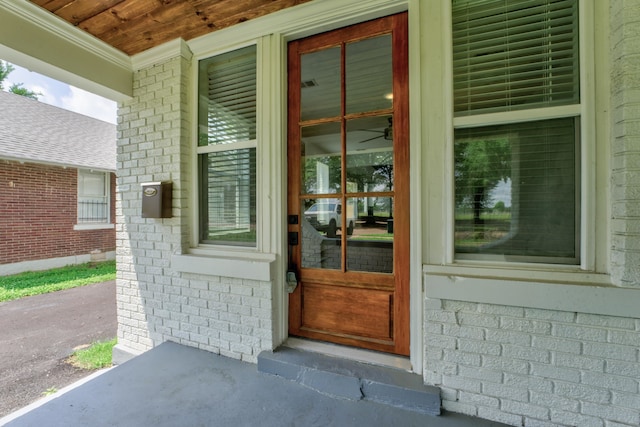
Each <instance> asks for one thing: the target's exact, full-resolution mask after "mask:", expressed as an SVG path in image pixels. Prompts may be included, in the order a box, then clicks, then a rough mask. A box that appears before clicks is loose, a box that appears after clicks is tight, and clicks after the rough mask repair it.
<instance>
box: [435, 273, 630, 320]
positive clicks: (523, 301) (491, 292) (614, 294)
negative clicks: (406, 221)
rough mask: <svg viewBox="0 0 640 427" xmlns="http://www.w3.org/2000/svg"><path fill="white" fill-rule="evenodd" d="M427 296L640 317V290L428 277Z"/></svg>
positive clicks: (470, 278)
mask: <svg viewBox="0 0 640 427" xmlns="http://www.w3.org/2000/svg"><path fill="white" fill-rule="evenodd" d="M424 286H425V296H426V297H427V298H432V299H442V300H453V301H466V302H475V303H484V304H495V305H504V306H513V307H525V308H537V309H542V310H557V311H567V312H577V313H586V314H598V315H603V316H618V317H631V318H638V317H640V306H638V297H639V296H640V290H637V289H630V288H619V287H614V286H588V285H579V284H568V283H549V282H536V281H524V280H499V279H496V278H482V277H462V276H455V275H436V274H428V273H426V274H425V275H424Z"/></svg>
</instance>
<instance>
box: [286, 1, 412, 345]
mask: <svg viewBox="0 0 640 427" xmlns="http://www.w3.org/2000/svg"><path fill="white" fill-rule="evenodd" d="M407 15H408V14H407V13H406V12H404V13H395V14H390V15H387V16H383V17H380V18H378V19H374V20H369V21H365V22H361V23H355V24H351V25H347V26H342V27H338V28H336V29H333V30H331V31H327V32H324V33H323V34H321V35H319V37H320V39H314V40H313V41H311V43H312V44H311V45H310V46H309V48H310V49H311V51H314V50H315V48H314V45H316V40H318V42H319V45H327V46H330V45H334V44H336V43H338V42H339V41H341V40H343V38H342V36H341V35H340V34H338V33H337V32H338V31H343V33H347V39H345V40H349V39H350V38H349V35H348V32H349V27H351V26H359V27H358V28H359V29H358V30H357V32H358V33H359V32H360V31H362V30H364V31H365V32H369V33H370V34H371V36H375V35H376V34H383V33H385V32H387V31H389V30H390V29H392V28H393V31H394V34H396V35H395V36H394V37H393V39H392V40H393V44H394V61H393V62H392V64H391V65H392V67H393V70H394V72H393V75H394V79H393V91H394V94H395V95H396V96H399V99H401V101H398V102H394V106H393V113H392V114H393V118H394V125H395V126H394V128H397V129H404V132H402V133H399V135H402V139H398V140H397V141H395V142H394V159H396V161H398V162H399V164H401V165H403V166H401V167H402V169H400V170H398V171H397V173H396V174H395V180H396V183H397V184H398V188H400V191H397V190H396V191H395V192H396V196H395V197H394V198H395V200H396V202H395V203H396V205H398V206H402V209H400V210H399V211H396V214H395V215H394V217H396V218H399V219H404V220H402V221H400V222H398V223H397V224H396V231H397V232H398V235H399V239H402V240H398V242H403V243H404V244H396V245H394V259H395V261H394V264H395V268H394V277H395V279H394V282H395V285H394V287H395V292H394V294H393V295H394V304H393V305H394V315H393V317H392V318H393V324H394V325H398V326H401V325H404V326H401V327H394V337H395V338H394V343H395V344H393V345H392V346H391V347H389V346H388V344H382V343H375V344H374V343H373V342H370V344H371V345H372V348H374V349H377V350H383V348H384V349H386V350H384V351H391V352H392V353H398V354H406V355H409V354H410V348H411V347H412V346H411V342H412V339H411V338H412V335H413V334H411V331H412V328H413V322H412V320H411V319H412V316H411V309H412V304H411V303H410V301H411V299H412V298H411V294H412V292H411V276H412V272H411V256H410V253H411V243H413V242H412V241H413V239H412V238H411V221H410V218H411V215H410V211H411V208H410V206H411V205H410V200H411V196H410V192H411V175H410V171H411V169H412V168H411V165H410V164H411V162H410V157H409V152H410V140H411V138H410V133H409V132H410V129H409V121H410V120H409V99H408V98H409V82H408V73H409V70H408V62H409V61H408V48H407V43H408V40H407V38H404V37H402V34H407V37H408V16H407ZM397 34H400V37H398V35H397ZM353 36H354V37H355V38H354V40H357V39H359V38H360V36H355V34H354V35H353ZM365 38H367V37H366V36H365ZM290 41H294V40H290ZM340 43H343V42H340ZM319 45H318V46H319ZM286 50H287V52H288V53H289V52H291V49H289V46H288V44H287V49H286ZM290 60H291V59H290V58H289V57H288V56H287V58H286V66H287V68H288V67H289V63H290ZM343 60H344V58H343ZM343 77H344V76H343ZM292 78H293V80H291V79H292ZM289 79H290V80H291V81H290V82H289V84H288V85H287V86H288V87H289V86H290V85H291V84H295V83H296V81H297V80H296V79H295V77H292V76H289ZM292 82H293V83H292ZM292 96H293V98H291V97H292ZM298 96H299V94H297V95H296V94H294V95H291V94H289V95H288V99H287V103H286V104H285V105H286V111H287V117H289V116H290V109H289V102H288V101H289V99H294V100H296V99H298ZM343 96H344V95H343ZM295 105H297V103H296V102H294V107H295ZM298 108H299V106H298ZM343 121H344V118H343ZM287 128H288V129H289V130H288V132H287V138H285V139H286V152H287V165H288V166H287V171H288V172H287V174H286V178H287V183H289V182H290V181H289V180H290V179H291V178H290V175H289V174H290V173H291V172H292V171H293V173H294V177H295V176H297V173H296V170H297V168H298V167H297V166H294V167H295V168H296V170H293V169H291V167H292V164H293V163H296V164H297V163H298V161H299V159H298V157H297V156H298V154H296V153H297V150H295V149H294V151H291V149H290V148H289V141H288V140H289V135H294V139H295V135H297V134H298V132H299V129H298V124H297V122H296V123H295V124H291V123H289V124H288V127H287ZM394 139H395V138H394ZM343 162H344V159H343ZM394 163H395V161H394ZM342 166H343V168H344V164H343V165H342ZM343 179H344V178H343ZM343 185H344V183H343ZM298 197H299V196H298V194H297V191H296V194H292V189H291V188H288V191H287V213H288V214H290V215H300V213H299V212H297V213H294V212H293V211H290V209H291V207H292V206H294V207H295V206H297V204H298ZM291 227H293V228H295V230H298V229H299V228H300V225H288V226H287V230H288V231H291ZM298 232H299V231H298ZM403 236H404V237H403ZM296 249H297V250H299V246H298V248H296ZM343 256H344V255H343ZM343 262H345V260H344V259H343ZM301 267H302V266H300V265H299V266H298V268H301ZM396 268H399V269H398V270H396ZM325 273H326V274H327V275H332V276H335V277H336V279H337V277H338V275H336V274H334V273H339V272H334V271H333V270H328V271H326V272H325ZM354 273H355V272H342V273H341V276H340V277H343V276H344V278H345V279H346V280H347V282H349V281H350V280H354V278H355V277H356V276H353V274H354ZM316 274H317V273H316ZM356 274H357V273H356ZM302 276H304V274H303V275H302ZM299 279H300V277H299ZM372 279H373V277H372ZM385 280H386V279H385ZM375 283H377V280H376V281H375ZM299 286H300V285H299ZM299 289H300V288H298V291H296V292H295V294H294V295H295V296H294V295H290V296H289V298H288V300H289V301H288V303H287V307H288V310H291V309H292V306H291V305H290V303H291V298H292V297H293V298H301V296H300V295H299ZM299 304H300V301H299V302H298V303H297V304H294V306H293V307H296V306H298V308H297V310H294V311H293V312H290V313H288V314H289V317H288V319H289V320H290V321H291V320H292V319H298V321H301V320H302V319H301V318H300V317H299V316H300V315H301V312H299V311H298V310H300V309H301V307H300V306H299ZM296 313H297V314H296ZM292 314H293V318H292V317H291V315H292ZM294 329H295V328H294ZM305 330H306V329H305ZM289 331H290V328H288V330H287V333H289ZM300 332H302V329H300ZM318 332H319V331H318ZM318 332H310V336H312V337H315V338H317V339H322V338H321V337H322V336H325V337H326V338H329V337H331V336H333V337H334V338H335V339H337V342H343V343H344V344H345V345H352V344H353V345H355V343H356V342H359V343H360V344H358V345H356V347H360V346H361V345H362V344H363V343H364V342H366V341H369V340H366V339H365V340H364V341H358V340H356V341H354V340H352V339H350V338H346V337H341V338H338V337H337V335H333V334H331V333H322V332H320V333H318ZM306 334H307V333H305V335H306ZM332 340H333V339H331V340H330V341H332Z"/></svg>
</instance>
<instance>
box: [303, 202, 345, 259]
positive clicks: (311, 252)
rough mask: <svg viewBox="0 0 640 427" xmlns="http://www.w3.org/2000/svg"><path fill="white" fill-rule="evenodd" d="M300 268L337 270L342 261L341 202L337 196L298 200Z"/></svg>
mask: <svg viewBox="0 0 640 427" xmlns="http://www.w3.org/2000/svg"><path fill="white" fill-rule="evenodd" d="M301 204H302V206H301V209H302V212H301V215H300V218H302V226H301V227H300V229H301V231H302V238H301V242H300V244H301V245H302V248H301V249H302V267H303V268H326V269H333V270H339V269H340V268H341V263H342V249H341V248H342V245H341V232H340V230H339V227H340V226H341V224H342V205H341V203H340V200H339V199H303V200H302V201H301Z"/></svg>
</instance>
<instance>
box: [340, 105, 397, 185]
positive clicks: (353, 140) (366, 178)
mask: <svg viewBox="0 0 640 427" xmlns="http://www.w3.org/2000/svg"><path fill="white" fill-rule="evenodd" d="M347 183H348V184H349V188H348V191H349V192H380V191H391V190H393V127H392V118H391V116H377V117H365V118H361V119H355V120H350V121H349V122H347ZM352 188H353V189H352Z"/></svg>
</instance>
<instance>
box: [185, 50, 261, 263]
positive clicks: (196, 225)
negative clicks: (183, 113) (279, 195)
mask: <svg viewBox="0 0 640 427" xmlns="http://www.w3.org/2000/svg"><path fill="white" fill-rule="evenodd" d="M266 45H267V43H264V40H263V38H256V39H251V40H246V41H245V42H243V43H234V44H230V45H227V46H222V47H220V48H218V49H207V50H201V51H199V52H198V54H197V55H194V56H193V57H192V58H191V62H192V74H191V75H192V85H191V90H192V94H193V96H192V102H191V105H192V108H193V110H192V111H193V117H194V123H193V125H192V129H193V137H192V138H191V144H192V147H194V149H193V151H192V156H191V165H192V167H191V171H192V173H191V182H193V189H192V192H191V198H192V200H193V208H194V209H193V212H192V224H193V226H192V227H191V233H190V234H191V245H190V246H191V248H190V250H189V252H190V253H192V254H194V255H207V256H230V255H233V256H239V257H244V256H248V257H252V256H255V255H256V254H259V253H261V252H264V248H263V244H264V243H263V242H264V241H265V239H264V237H263V236H262V234H264V233H265V230H264V229H265V226H264V224H263V221H261V215H260V212H262V211H263V204H264V202H263V198H264V194H263V193H264V190H265V188H264V185H263V183H261V181H262V179H261V178H262V176H263V171H264V167H263V165H262V163H263V161H264V159H263V157H264V155H265V154H264V153H265V152H266V151H267V149H266V148H265V147H263V146H262V145H264V142H265V141H266V132H267V129H268V128H267V126H266V124H265V123H266V121H267V120H268V118H267V117H266V116H267V115H268V114H267V113H266V112H265V108H264V105H263V104H264V100H265V98H266V95H265V94H264V93H263V91H264V90H265V87H268V80H267V81H266V83H265V79H266V78H267V77H268V76H266V74H267V73H266V72H265V65H264V64H263V59H262V58H264V56H265V53H264V49H265V48H266V47H265V46H266ZM249 46H255V47H256V138H255V139H254V140H247V141H239V142H235V143H230V144H219V145H205V146H199V145H198V139H199V138H198V131H199V129H198V126H199V123H198V121H199V120H198V115H199V102H198V97H199V88H198V83H199V78H200V76H199V63H200V61H202V60H206V59H208V58H212V57H215V56H218V55H223V54H226V53H230V52H234V51H237V50H239V49H243V48H246V47H249ZM248 148H255V150H256V152H255V171H256V172H255V176H256V189H255V192H256V194H255V211H256V224H255V228H256V240H255V242H254V243H253V244H251V245H235V244H230V243H227V242H220V243H217V242H202V241H201V209H202V200H201V196H200V195H201V188H200V182H201V179H200V168H199V156H200V155H201V154H207V153H216V152H224V151H233V150H243V149H248Z"/></svg>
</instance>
